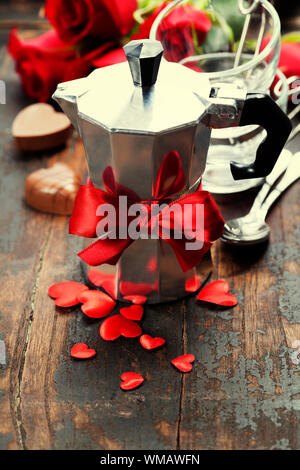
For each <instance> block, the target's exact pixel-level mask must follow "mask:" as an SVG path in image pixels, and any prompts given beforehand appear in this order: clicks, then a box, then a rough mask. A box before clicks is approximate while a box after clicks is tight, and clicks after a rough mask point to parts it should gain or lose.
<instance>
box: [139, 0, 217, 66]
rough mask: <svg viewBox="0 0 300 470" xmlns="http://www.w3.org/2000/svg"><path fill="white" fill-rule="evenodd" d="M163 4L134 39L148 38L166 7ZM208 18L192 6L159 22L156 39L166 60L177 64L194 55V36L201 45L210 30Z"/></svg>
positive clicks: (177, 9)
mask: <svg viewBox="0 0 300 470" xmlns="http://www.w3.org/2000/svg"><path fill="white" fill-rule="evenodd" d="M167 4H168V3H166V2H165V3H164V4H163V5H161V6H160V7H159V8H157V9H156V10H154V12H153V14H152V15H151V16H150V17H149V18H147V19H146V21H145V22H144V23H143V24H142V25H141V26H140V29H139V32H138V33H137V34H136V35H135V36H134V38H135V39H138V38H143V37H144V38H146V37H149V33H150V30H151V27H152V25H153V23H154V20H155V18H156V17H157V15H158V14H159V13H160V11H161V10H162V9H163V8H164V7H165V6H166V5H167ZM211 27H212V24H211V21H210V19H209V17H208V16H207V15H206V13H204V12H203V11H200V10H197V9H196V8H195V7H194V6H193V5H186V6H180V7H178V8H175V9H174V10H173V11H171V13H169V14H168V15H167V16H166V17H165V18H164V19H163V20H162V22H161V24H160V26H159V28H158V33H157V38H158V39H159V40H161V41H162V43H163V46H164V48H165V57H166V59H167V60H170V61H173V62H178V61H180V60H181V59H183V58H185V57H188V56H190V55H192V54H193V53H194V36H193V33H195V35H196V37H197V42H198V45H200V44H202V43H203V42H204V41H205V39H206V36H207V33H208V31H209V30H210V29H211Z"/></svg>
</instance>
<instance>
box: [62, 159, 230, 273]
mask: <svg viewBox="0 0 300 470" xmlns="http://www.w3.org/2000/svg"><path fill="white" fill-rule="evenodd" d="M103 182H104V185H105V188H106V191H103V190H101V189H97V188H95V187H94V185H93V184H92V183H91V182H90V181H88V183H87V185H82V186H81V187H80V189H79V192H78V194H77V197H76V201H75V206H74V210H73V214H72V216H71V219H70V225H69V232H70V233H71V234H73V235H78V236H82V237H87V238H97V233H96V230H97V225H98V223H99V222H100V220H101V219H103V216H97V215H96V212H97V209H98V207H99V206H100V205H101V204H112V205H113V206H114V207H115V210H116V214H117V217H116V218H117V220H116V225H117V226H116V233H119V232H118V230H119V229H120V227H119V226H118V220H119V217H118V209H119V196H120V195H123V196H127V198H128V201H129V202H128V207H129V206H130V205H131V204H136V203H143V204H145V203H144V201H141V199H140V198H139V196H138V195H137V194H136V193H135V192H134V191H131V190H130V189H129V188H126V187H125V186H122V185H120V184H119V183H117V182H116V181H115V178H114V173H113V170H112V168H111V167H107V168H106V169H105V170H104V172H103ZM184 185H185V177H184V173H183V170H182V168H181V162H180V157H179V155H178V154H177V152H170V153H169V154H168V155H166V157H165V159H164V161H163V163H162V165H161V168H160V170H159V173H158V176H157V178H156V184H155V190H154V197H155V199H156V200H154V201H147V203H146V204H145V205H144V206H143V207H146V208H147V214H145V217H144V218H143V219H141V220H142V221H141V223H140V226H141V227H142V228H143V229H144V230H146V231H147V230H150V226H151V224H152V225H153V222H156V223H157V224H158V225H157V226H158V231H157V232H158V236H159V239H160V240H163V241H164V242H166V243H168V244H169V245H170V246H171V247H172V249H173V251H174V253H175V255H176V258H177V260H178V262H179V264H180V266H181V268H182V270H183V271H184V272H186V271H189V270H190V269H192V268H193V267H195V266H197V265H198V264H199V263H200V261H201V259H202V258H203V256H204V255H205V253H207V251H209V249H210V248H211V246H212V243H213V242H214V241H215V240H217V239H218V238H220V236H221V235H222V233H223V228H224V220H223V218H222V216H221V214H220V211H219V209H218V207H217V205H216V203H215V201H214V200H213V198H212V197H211V195H210V194H209V193H208V192H207V191H202V190H201V189H199V190H198V191H196V192H194V193H191V194H188V195H186V196H183V197H181V198H180V199H177V200H175V201H173V202H171V203H170V204H168V206H167V207H165V208H164V209H162V210H161V211H160V212H159V214H158V215H157V216H155V217H156V221H153V217H152V218H151V214H150V211H151V206H152V205H153V204H159V201H160V200H161V199H162V198H164V199H165V198H167V197H170V195H173V194H176V193H177V192H178V191H180V190H181V189H182V188H184ZM164 202H165V201H164ZM174 204H176V205H178V206H180V208H181V214H184V213H185V212H187V210H189V217H188V218H187V217H184V221H183V224H182V227H181V230H180V231H181V233H182V238H181V239H176V238H174V233H175V231H176V230H177V231H178V228H177V227H178V226H177V225H176V215H175V216H173V218H172V217H171V218H170V216H169V209H170V208H171V207H172V206H173V205H174ZM197 204H202V205H203V206H204V227H201V228H199V227H196V222H197V220H196V219H197V218H196V214H195V212H196V211H195V210H194V208H195V206H196V205H197ZM187 205H190V206H189V207H188V206H187ZM129 219H130V218H129ZM131 220H132V219H131ZM170 234H171V237H170V236H169V235H170ZM186 235H188V236H192V237H193V239H194V240H201V241H202V242H203V246H202V248H201V249H198V250H188V249H186V243H191V242H193V239H191V238H187V237H186ZM134 241H135V240H133V239H131V238H130V237H129V236H127V238H126V239H120V238H116V239H112V238H108V237H107V238H101V239H98V240H97V241H96V242H95V243H93V244H92V245H90V246H88V247H87V248H86V249H85V250H83V251H81V252H80V253H79V254H78V256H79V257H80V258H81V259H82V260H83V261H85V262H86V263H87V264H89V265H90V266H99V265H101V264H104V263H106V264H111V265H115V264H116V263H117V262H118V260H119V259H120V257H121V255H122V253H123V251H124V250H126V248H128V247H129V246H130V245H131V244H132V243H134Z"/></svg>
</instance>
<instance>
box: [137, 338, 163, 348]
mask: <svg viewBox="0 0 300 470" xmlns="http://www.w3.org/2000/svg"><path fill="white" fill-rule="evenodd" d="M165 342H166V340H165V339H164V338H152V336H149V335H142V336H141V337H140V343H141V345H142V346H143V348H145V349H148V350H149V351H150V349H155V348H159V347H160V346H162V345H163V344H165Z"/></svg>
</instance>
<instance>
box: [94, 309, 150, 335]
mask: <svg viewBox="0 0 300 470" xmlns="http://www.w3.org/2000/svg"><path fill="white" fill-rule="evenodd" d="M141 334H142V329H141V327H140V325H138V324H137V323H135V322H133V321H132V320H128V319H127V318H125V317H123V315H121V314H117V315H114V316H112V317H109V318H107V319H106V320H104V322H103V323H102V325H101V327H100V336H101V338H102V339H104V340H106V341H114V340H115V339H117V338H119V337H120V336H124V337H125V338H136V337H137V336H141Z"/></svg>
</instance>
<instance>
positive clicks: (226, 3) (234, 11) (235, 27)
mask: <svg viewBox="0 0 300 470" xmlns="http://www.w3.org/2000/svg"><path fill="white" fill-rule="evenodd" d="M210 6H211V8H212V9H213V10H215V11H216V12H217V13H219V15H221V16H222V17H223V18H224V19H225V20H226V22H227V23H228V24H229V26H230V27H231V29H232V31H233V34H234V38H235V41H237V40H239V39H240V36H241V33H242V29H243V25H244V21H245V16H244V15H243V14H242V13H241V12H240V10H239V7H238V0H211V2H210Z"/></svg>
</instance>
